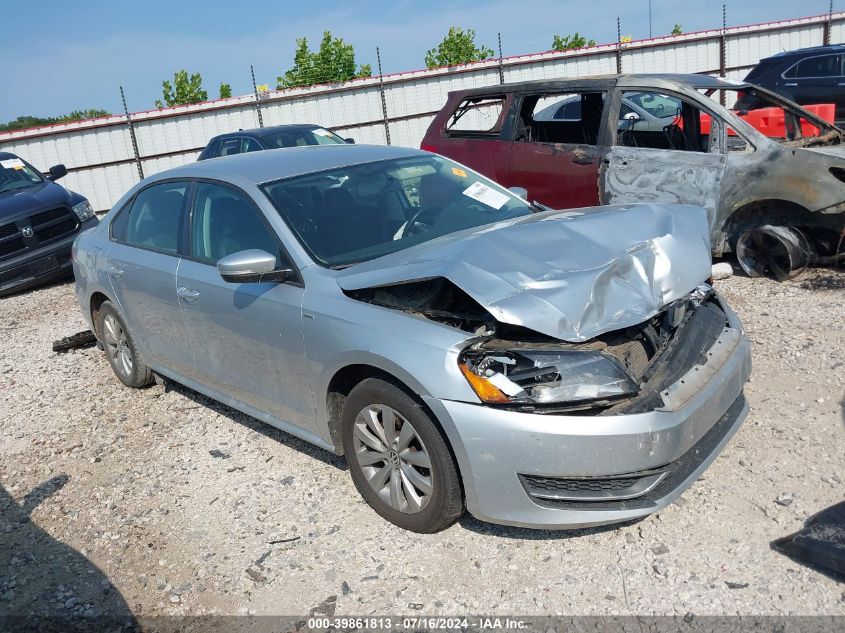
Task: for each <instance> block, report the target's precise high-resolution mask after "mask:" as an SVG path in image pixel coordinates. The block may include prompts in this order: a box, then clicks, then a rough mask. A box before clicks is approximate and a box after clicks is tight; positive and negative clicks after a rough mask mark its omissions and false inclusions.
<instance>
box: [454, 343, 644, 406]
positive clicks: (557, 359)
mask: <svg viewBox="0 0 845 633" xmlns="http://www.w3.org/2000/svg"><path fill="white" fill-rule="evenodd" d="M460 369H461V373H463V375H464V377H465V378H466V379H467V381H468V382H469V384H470V386H472V388H473V391H475V393H476V394H477V395H478V397H479V398H480V399H481V401H482V402H485V403H488V404H505V403H513V404H555V403H579V402H587V401H590V400H604V399H613V398H618V397H620V396H627V395H632V394H635V393H636V392H637V391H638V387H637V384H636V383H635V382H634V381H633V380H632V379H631V377H630V376H629V375H628V373H627V372H626V371H625V369H624V368H623V367H622V366H621V365H620V364H619V363H618V362H617V361H616V360H615V359H613V358H610V357H608V356H605V355H604V354H601V353H600V352H589V351H587V352H579V351H572V352H567V351H549V350H503V351H498V350H472V351H468V352H466V353H464V354H463V356H462V357H461V360H460Z"/></svg>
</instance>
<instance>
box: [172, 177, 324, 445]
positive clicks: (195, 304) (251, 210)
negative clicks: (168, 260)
mask: <svg viewBox="0 0 845 633" xmlns="http://www.w3.org/2000/svg"><path fill="white" fill-rule="evenodd" d="M192 207H193V208H192V211H191V218H190V231H189V232H190V245H189V253H190V256H189V257H187V256H186V258H185V259H184V260H183V261H182V264H181V265H180V267H179V271H178V274H177V278H176V293H177V294H178V296H179V302H180V305H181V308H182V315H183V318H184V322H185V327H186V329H187V332H188V337H189V338H190V341H191V346H192V348H193V352H194V357H195V358H196V366H195V368H194V371H193V374H192V375H193V376H194V378H195V379H196V380H197V381H198V382H201V383H203V384H205V385H208V386H209V387H211V388H213V389H215V390H217V391H219V392H221V393H223V394H225V395H227V396H229V397H232V398H235V399H237V400H240V401H241V402H243V403H245V404H247V405H250V406H252V407H255V408H257V409H259V410H261V411H264V412H266V413H269V414H271V415H273V416H275V417H277V418H279V419H281V420H283V421H285V422H289V423H291V424H295V425H297V426H299V427H302V428H306V429H308V430H313V429H314V405H313V399H312V395H311V386H310V383H309V382H308V380H307V373H306V367H305V345H304V342H303V334H302V309H301V306H302V296H303V293H304V288H303V287H302V285H301V284H298V283H282V284H280V283H275V282H265V283H242V284H233V283H227V282H225V281H223V279H222V278H221V277H220V275H219V273H218V272H217V268H216V266H215V264H216V262H217V260H219V259H220V258H222V257H225V256H226V255H231V254H232V253H236V252H238V251H243V250H247V249H261V250H264V251H267V252H269V253H271V254H274V255H276V257H277V264H278V265H279V266H281V264H282V261H283V258H284V257H285V256H284V255H283V249H282V248H281V247H280V244H279V241H278V238H277V237H276V235H275V233H274V232H273V230H272V228H271V227H270V226H269V225H268V224H267V222H266V221H265V219H264V216H263V215H262V213H261V211H260V210H259V209H258V208H257V207H256V206H255V205H254V204H253V202H252V200H251V199H250V197H249V196H248V195H247V194H246V193H244V192H243V191H240V190H238V189H234V188H231V187H228V186H225V185H222V184H219V183H211V182H199V183H197V186H196V193H195V195H194V202H193V205H192Z"/></svg>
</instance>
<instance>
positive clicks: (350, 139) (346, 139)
mask: <svg viewBox="0 0 845 633" xmlns="http://www.w3.org/2000/svg"><path fill="white" fill-rule="evenodd" d="M343 140H344V141H346V142H347V143H349V144H350V145H355V139H354V138H352V137H351V136H350V137H348V138H345V139H343Z"/></svg>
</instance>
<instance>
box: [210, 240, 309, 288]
mask: <svg viewBox="0 0 845 633" xmlns="http://www.w3.org/2000/svg"><path fill="white" fill-rule="evenodd" d="M217 272H218V273H220V276H221V277H222V278H223V281H225V282H227V283H230V284H249V283H261V282H262V281H276V282H283V281H287V280H288V279H290V278H291V277H292V276H293V271H292V270H291V269H290V268H280V269H278V270H277V269H276V258H275V256H273V255H271V254H270V253H268V252H267V251H262V250H260V249H257V248H252V249H249V250H246V251H238V252H237V253H232V254H231V255H226V257H222V258H221V259H219V260H218V261H217Z"/></svg>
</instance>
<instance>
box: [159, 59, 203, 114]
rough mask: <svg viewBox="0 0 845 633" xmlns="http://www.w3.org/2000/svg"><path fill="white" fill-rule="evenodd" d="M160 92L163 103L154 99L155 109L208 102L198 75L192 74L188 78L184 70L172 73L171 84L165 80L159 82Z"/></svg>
mask: <svg viewBox="0 0 845 633" xmlns="http://www.w3.org/2000/svg"><path fill="white" fill-rule="evenodd" d="M161 92H162V96H163V98H164V103H162V102H161V100H160V99H156V107H157V108H163V107H164V106H165V105H168V106H175V105H184V104H186V103H199V102H200V101H208V92H206V91H205V90H203V89H202V77H201V76H200V74H199V73H194V74H193V75H191V76H190V77H188V71H187V70H185V69H184V68H183V69H182V70H177V71H176V72H175V73H173V83H172V84H171V83H170V82H169V81H167V80H165V81H163V82H161Z"/></svg>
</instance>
